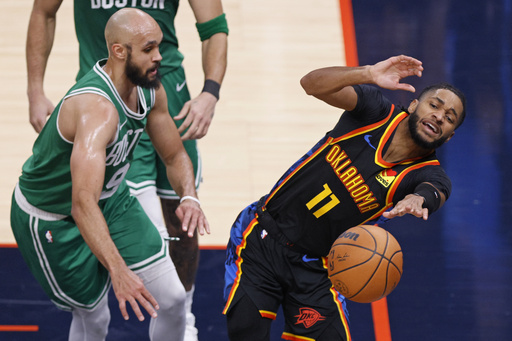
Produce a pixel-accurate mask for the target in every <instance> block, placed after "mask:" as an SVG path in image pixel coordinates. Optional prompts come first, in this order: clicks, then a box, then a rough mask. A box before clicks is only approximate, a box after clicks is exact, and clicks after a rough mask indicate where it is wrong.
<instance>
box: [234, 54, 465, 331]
mask: <svg viewBox="0 0 512 341" xmlns="http://www.w3.org/2000/svg"><path fill="white" fill-rule="evenodd" d="M422 72H423V66H422V63H421V62H420V61H418V60H416V59H414V58H411V57H407V56H397V57H392V58H389V59H387V60H385V61H382V62H380V63H377V64H375V65H371V66H363V67H330V68H324V69H319V70H315V71H312V72H311V73H309V74H308V75H306V76H305V77H303V79H302V80H301V84H302V86H303V88H304V89H305V90H306V92H307V93H308V94H310V95H313V96H315V97H317V98H318V99H320V100H323V101H324V102H326V103H328V104H330V105H332V106H335V107H338V108H341V109H344V110H346V111H345V112H344V113H343V114H342V115H341V117H340V119H339V121H338V123H337V124H336V126H335V127H334V128H333V129H332V130H331V131H330V132H328V133H327V134H326V135H325V136H324V137H323V138H322V139H321V140H320V141H319V142H318V143H317V144H316V145H315V146H314V147H313V148H312V149H311V150H310V151H309V152H308V153H307V154H305V155H304V156H303V157H302V158H301V159H299V160H298V161H297V162H296V163H295V164H294V165H293V166H292V167H291V168H290V169H289V170H288V171H287V172H286V173H285V174H284V175H283V176H282V177H281V179H280V180H279V181H278V182H277V183H276V185H275V186H274V188H272V190H271V191H270V192H269V194H267V195H265V196H264V197H263V198H261V199H260V200H259V202H255V203H253V204H251V205H249V206H248V207H247V208H246V209H245V210H243V211H242V212H241V213H240V215H239V216H238V218H237V219H236V221H235V223H234V225H233V227H232V229H231V236H230V241H229V244H228V248H227V259H226V275H225V279H226V287H225V299H226V306H225V309H224V314H226V315H227V321H228V332H229V337H230V339H231V340H244V341H247V340H258V341H261V340H269V332H270V324H271V321H272V320H273V319H275V316H276V312H277V309H278V307H279V306H280V305H282V306H283V312H284V316H285V329H284V332H283V334H282V337H283V338H284V339H287V340H351V336H350V331H349V328H348V321H347V318H346V316H347V315H346V311H345V307H344V297H343V296H341V295H340V294H339V293H338V292H337V291H336V290H335V289H334V288H333V286H332V284H331V282H330V280H329V278H328V276H327V267H326V264H327V262H326V256H327V254H328V252H329V250H330V247H331V245H332V244H333V242H334V241H335V240H336V238H337V237H338V236H339V235H340V234H341V233H343V232H344V231H345V230H347V229H348V228H350V227H353V226H356V225H359V224H363V223H364V224H371V223H375V221H376V220H377V219H379V218H381V217H382V218H383V219H390V218H393V217H396V216H403V215H405V214H412V215H414V216H416V217H419V218H423V219H425V220H426V219H428V216H429V214H432V213H433V212H434V211H435V210H437V209H439V208H440V207H441V206H442V205H443V203H444V202H445V200H446V199H447V198H448V196H449V195H450V191H451V182H450V179H449V178H448V176H447V175H446V173H445V171H444V170H443V168H442V167H441V166H440V163H439V161H438V160H437V157H436V153H435V149H436V148H437V147H439V146H440V145H442V144H443V143H445V142H447V141H448V140H450V138H451V137H452V136H453V135H454V131H455V129H456V128H457V127H458V126H459V125H460V124H461V123H462V121H463V119H464V116H465V97H464V95H463V94H462V93H461V92H460V91H459V90H458V89H456V88H454V87H453V86H451V85H449V84H445V83H443V84H437V85H434V86H431V87H428V88H426V89H425V90H424V91H423V92H422V93H421V94H420V95H419V97H418V99H415V100H414V101H412V102H411V103H410V105H409V107H408V108H407V110H403V109H400V108H398V107H396V106H395V105H393V104H392V103H391V102H390V101H389V100H388V99H386V98H385V97H383V95H382V93H381V92H380V91H379V90H378V88H377V87H374V86H370V85H362V84H375V85H378V86H380V87H382V88H386V89H390V90H398V89H399V90H406V91H411V92H414V91H415V89H414V88H413V87H412V86H411V85H409V84H404V83H400V80H401V79H403V78H405V77H408V76H413V75H416V76H418V77H421V75H422Z"/></svg>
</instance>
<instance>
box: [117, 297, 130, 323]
mask: <svg viewBox="0 0 512 341" xmlns="http://www.w3.org/2000/svg"><path fill="white" fill-rule="evenodd" d="M119 310H120V311H121V315H122V316H123V318H124V319H125V320H128V319H129V318H130V316H129V315H128V312H127V311H126V301H125V300H119Z"/></svg>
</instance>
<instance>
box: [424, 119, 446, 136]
mask: <svg viewBox="0 0 512 341" xmlns="http://www.w3.org/2000/svg"><path fill="white" fill-rule="evenodd" d="M421 125H422V126H423V128H424V129H423V130H424V131H425V132H426V133H427V135H429V136H438V135H441V133H442V131H441V128H440V127H439V126H438V125H437V124H436V123H434V122H433V121H431V120H427V119H425V120H422V121H421Z"/></svg>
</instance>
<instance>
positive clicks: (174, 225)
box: [161, 198, 199, 341]
mask: <svg viewBox="0 0 512 341" xmlns="http://www.w3.org/2000/svg"><path fill="white" fill-rule="evenodd" d="M161 202H162V212H163V216H164V220H165V225H166V226H167V231H168V232H169V236H171V237H179V238H180V240H179V241H176V242H170V244H169V253H170V255H171V259H172V261H173V263H174V265H175V266H176V271H177V272H178V276H179V277H180V280H181V283H183V286H184V287H185V290H186V291H187V299H186V302H185V307H186V309H187V330H186V333H185V341H192V340H197V329H196V327H195V317H194V314H192V300H193V294H194V282H195V280H196V274H197V268H198V266H199V241H198V237H197V233H194V236H193V237H192V238H190V237H189V236H188V235H187V232H184V231H183V230H182V229H181V222H180V220H179V219H178V217H177V216H176V214H175V212H176V208H178V206H179V204H180V202H179V200H174V199H164V198H161Z"/></svg>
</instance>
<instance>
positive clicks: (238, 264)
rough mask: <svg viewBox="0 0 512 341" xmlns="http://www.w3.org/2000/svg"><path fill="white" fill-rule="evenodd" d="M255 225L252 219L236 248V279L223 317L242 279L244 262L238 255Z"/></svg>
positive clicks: (255, 221)
mask: <svg viewBox="0 0 512 341" xmlns="http://www.w3.org/2000/svg"><path fill="white" fill-rule="evenodd" d="M256 225H258V220H257V219H256V218H254V219H253V220H252V221H251V223H250V224H249V226H248V227H247V228H246V229H245V231H244V233H243V237H242V242H241V243H240V245H238V246H237V247H236V254H237V255H238V259H237V260H236V262H235V264H236V266H237V268H238V270H237V271H236V277H235V280H234V282H233V287H232V288H231V291H230V292H229V296H228V299H227V302H226V305H225V306H224V310H223V311H222V313H223V314H224V315H225V314H226V313H227V310H228V308H229V306H230V305H231V302H232V301H233V297H235V292H236V290H237V289H238V285H239V284H240V277H242V268H241V266H242V263H243V262H244V260H243V259H242V257H241V256H240V254H241V252H242V250H243V249H245V247H246V246H247V236H248V235H249V234H250V233H251V232H252V230H253V229H254V226H256Z"/></svg>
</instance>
